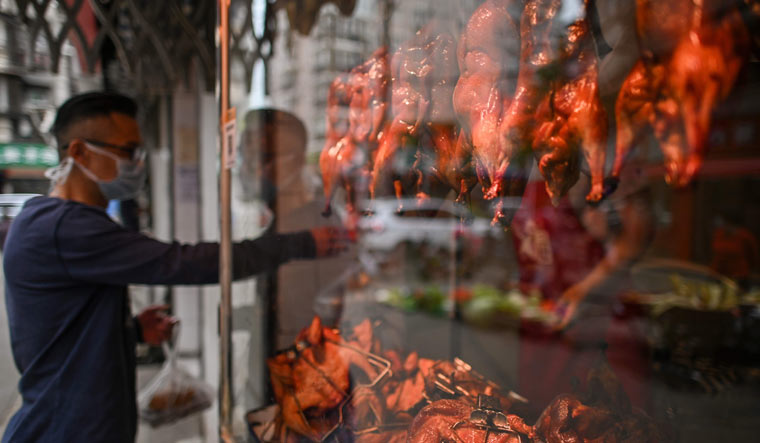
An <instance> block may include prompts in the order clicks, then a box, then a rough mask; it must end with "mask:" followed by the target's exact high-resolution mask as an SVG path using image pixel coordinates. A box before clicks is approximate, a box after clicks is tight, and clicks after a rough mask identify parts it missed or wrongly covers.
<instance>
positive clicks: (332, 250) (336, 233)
mask: <svg viewBox="0 0 760 443" xmlns="http://www.w3.org/2000/svg"><path fill="white" fill-rule="evenodd" d="M311 235H312V237H314V243H315V244H316V247H317V257H332V256H335V255H338V254H340V253H341V252H344V251H345V250H346V249H348V245H349V244H350V243H351V242H352V241H353V239H352V236H351V235H350V233H349V231H348V230H346V229H344V228H336V227H332V226H325V227H321V228H314V229H312V230H311Z"/></svg>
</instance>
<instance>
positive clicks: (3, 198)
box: [0, 194, 39, 250]
mask: <svg viewBox="0 0 760 443" xmlns="http://www.w3.org/2000/svg"><path fill="white" fill-rule="evenodd" d="M38 195H39V194H0V250H2V248H3V246H4V245H5V237H6V236H7V235H8V229H10V227H11V221H13V219H14V218H15V217H16V216H17V215H18V213H19V212H21V208H23V207H24V203H26V201H27V200H29V199H30V198H32V197H37V196H38Z"/></svg>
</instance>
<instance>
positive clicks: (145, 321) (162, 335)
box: [137, 305, 178, 346]
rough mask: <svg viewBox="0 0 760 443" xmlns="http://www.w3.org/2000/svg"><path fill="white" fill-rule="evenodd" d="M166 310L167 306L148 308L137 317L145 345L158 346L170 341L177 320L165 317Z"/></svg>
mask: <svg viewBox="0 0 760 443" xmlns="http://www.w3.org/2000/svg"><path fill="white" fill-rule="evenodd" d="M168 309H169V306H168V305H156V306H149V307H147V308H145V310H143V311H142V312H141V313H140V314H139V315H138V316H137V321H139V322H140V328H141V329H142V336H143V341H145V343H148V344H149V345H152V346H158V345H160V344H161V343H163V342H165V341H167V340H170V339H171V337H172V330H173V329H174V325H175V324H177V322H178V320H177V319H176V318H174V317H171V316H169V315H166V311H167V310H168Z"/></svg>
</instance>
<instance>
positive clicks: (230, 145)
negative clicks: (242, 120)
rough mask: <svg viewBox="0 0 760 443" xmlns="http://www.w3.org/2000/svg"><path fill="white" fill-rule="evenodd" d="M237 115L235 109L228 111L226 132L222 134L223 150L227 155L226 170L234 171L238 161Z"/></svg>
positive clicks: (225, 160) (225, 158) (225, 125)
mask: <svg viewBox="0 0 760 443" xmlns="http://www.w3.org/2000/svg"><path fill="white" fill-rule="evenodd" d="M235 114H236V112H235V108H230V109H229V110H228V111H227V115H226V117H227V118H226V119H225V122H224V130H223V132H222V149H223V150H224V153H225V156H224V167H225V168H226V169H232V167H234V166H235V161H236V160H237V142H236V136H237V119H236V117H235Z"/></svg>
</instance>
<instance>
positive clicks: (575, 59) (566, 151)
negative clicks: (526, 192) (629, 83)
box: [533, 0, 607, 204]
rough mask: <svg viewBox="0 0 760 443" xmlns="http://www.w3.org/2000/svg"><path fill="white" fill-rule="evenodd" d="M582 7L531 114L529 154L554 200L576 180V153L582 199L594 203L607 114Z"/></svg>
mask: <svg viewBox="0 0 760 443" xmlns="http://www.w3.org/2000/svg"><path fill="white" fill-rule="evenodd" d="M585 6H586V13H585V16H584V17H583V18H581V19H578V20H577V21H576V22H574V23H573V24H571V25H570V26H569V27H568V29H567V30H566V31H565V33H564V35H563V37H562V39H561V41H560V46H559V50H558V53H557V58H556V60H555V61H554V62H553V63H552V68H551V70H553V71H554V72H553V73H552V74H551V75H552V76H554V78H552V79H551V80H550V86H549V89H548V91H547V92H546V93H544V95H545V96H544V98H543V100H542V101H541V103H540V104H539V106H538V109H537V111H536V115H535V118H536V120H535V121H536V125H537V129H536V131H535V133H534V134H533V153H534V155H535V156H536V161H537V163H538V169H539V170H540V171H541V174H542V175H543V176H544V180H545V181H546V191H547V193H548V194H549V196H550V197H551V199H552V202H554V204H557V203H558V201H559V198H560V197H562V196H563V195H564V194H565V193H567V191H568V190H569V189H570V188H571V187H572V186H573V185H574V184H575V183H576V182H577V180H578V176H579V171H580V152H582V153H583V155H584V157H585V159H586V162H587V163H588V166H589V170H590V173H591V190H590V192H589V194H588V195H587V196H586V199H587V200H588V201H589V202H598V201H599V200H601V198H602V196H603V192H604V184H603V182H604V163H605V158H606V147H607V113H606V111H605V109H604V107H603V105H602V102H601V99H600V97H599V84H598V68H597V64H598V60H597V57H596V50H595V47H594V41H593V37H592V35H591V25H590V22H589V18H588V17H589V11H590V9H589V1H588V0H587V1H586V2H585ZM544 69H546V70H549V69H550V68H544ZM545 75H549V74H545Z"/></svg>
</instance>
